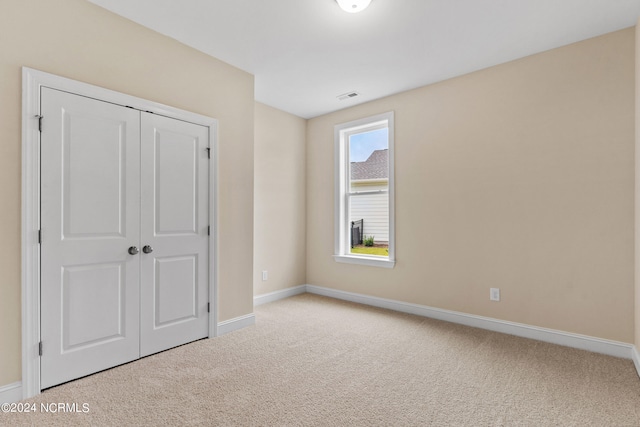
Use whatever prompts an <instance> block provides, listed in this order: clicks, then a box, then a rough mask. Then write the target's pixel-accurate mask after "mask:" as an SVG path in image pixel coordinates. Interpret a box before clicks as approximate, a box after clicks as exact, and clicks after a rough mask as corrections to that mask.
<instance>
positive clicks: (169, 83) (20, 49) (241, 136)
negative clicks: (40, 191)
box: [0, 0, 254, 386]
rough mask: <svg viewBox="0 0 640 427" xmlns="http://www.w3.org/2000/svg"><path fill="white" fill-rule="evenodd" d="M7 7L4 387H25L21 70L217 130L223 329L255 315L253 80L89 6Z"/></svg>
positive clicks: (1, 68)
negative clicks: (206, 119)
mask: <svg viewBox="0 0 640 427" xmlns="http://www.w3.org/2000/svg"><path fill="white" fill-rule="evenodd" d="M4 3H5V4H3V7H2V13H0V100H2V101H1V102H0V129H2V136H1V139H0V198H1V199H2V204H1V205H0V234H1V235H2V241H1V242H0V386H2V385H5V384H9V383H12V382H15V381H19V380H20V379H21V367H20V358H21V344H20V340H21V324H20V304H21V296H20V291H21V286H20V263H21V260H20V217H21V208H20V200H21V169H20V165H21V133H20V126H21V85H22V82H21V67H22V66H28V67H32V68H36V69H39V70H42V71H46V72H49V73H53V74H58V75H61V76H64V77H69V78H72V79H76V80H80V81H83V82H87V83H90V84H94V85H98V86H103V87H106V88H109V89H113V90H116V91H120V92H124V93H126V94H130V95H134V96H138V97H141V98H146V99H149V100H152V101H156V102H160V103H163V104H167V105H171V106H174V107H178V108H182V109H185V110H189V111H193V112H196V113H200V114H203V115H207V116H211V117H215V118H217V119H218V120H219V126H220V129H219V162H218V164H219V170H218V176H219V224H220V229H219V234H218V236H219V246H220V248H221V249H222V250H220V255H219V272H218V278H219V310H220V313H219V320H220V321H222V320H226V319H230V318H233V317H237V316H241V315H244V314H247V313H251V312H252V311H253V302H252V297H253V286H252V285H253V279H252V273H251V271H252V269H253V260H252V253H253V209H252V207H253V110H254V101H253V76H251V75H250V74H248V73H245V72H243V71H240V70H238V69H236V68H233V67H231V66H229V65H227V64H224V63H222V62H220V61H218V60H216V59H213V58H211V57H208V56H206V55H204V54H202V53H199V52H198V51H196V50H194V49H191V48H188V47H186V46H184V45H181V44H179V43H177V42H175V41H173V40H171V39H169V38H167V37H164V36H161V35H159V34H157V33H154V32H152V31H150V30H148V29H145V28H143V27H141V26H139V25H137V24H134V23H132V22H130V21H128V20H126V19H123V18H120V17H118V16H116V15H113V14H111V13H109V12H107V11H105V10H103V9H101V8H99V7H97V6H95V5H93V4H91V3H89V2H86V1H84V0H57V1H38V0H21V1H12V2H4ZM9 3H10V4H9Z"/></svg>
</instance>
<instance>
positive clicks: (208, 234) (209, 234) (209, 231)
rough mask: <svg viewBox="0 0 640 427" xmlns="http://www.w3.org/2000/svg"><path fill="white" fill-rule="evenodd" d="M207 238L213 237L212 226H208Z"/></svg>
mask: <svg viewBox="0 0 640 427" xmlns="http://www.w3.org/2000/svg"><path fill="white" fill-rule="evenodd" d="M207 236H211V226H210V225H207Z"/></svg>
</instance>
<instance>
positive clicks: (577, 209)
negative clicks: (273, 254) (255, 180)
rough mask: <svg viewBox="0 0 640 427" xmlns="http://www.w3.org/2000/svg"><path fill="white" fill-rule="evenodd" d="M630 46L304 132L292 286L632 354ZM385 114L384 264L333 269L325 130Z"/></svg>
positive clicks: (365, 110) (598, 42) (568, 54)
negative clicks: (300, 222)
mask: <svg viewBox="0 0 640 427" xmlns="http://www.w3.org/2000/svg"><path fill="white" fill-rule="evenodd" d="M634 40H635V36H634V29H633V28H630V29H626V30H623V31H619V32H615V33H611V34H608V35H604V36H601V37H598V38H594V39H591V40H587V41H584V42H580V43H576V44H573V45H570V46H566V47H563V48H560V49H556V50H552V51H548V52H545V53H541V54H538V55H535V56H531V57H527V58H523V59H521V60H517V61H514V62H510V63H507V64H503V65H499V66H496V67H492V68H489V69H486V70H482V71H479V72H475V73H472V74H468V75H465V76H462V77H459V78H455V79H452V80H448V81H444V82H442V83H438V84H434V85H430V86H426V87H423V88H420V89H416V90H412V91H409V92H405V93H401V94H397V95H394V96H391V97H388V98H385V99H381V100H377V101H373V102H371V103H367V104H364V105H360V106H356V107H353V108H349V109H346V110H343V111H339V112H336V113H332V114H328V115H325V116H321V117H317V118H314V119H312V120H310V121H309V122H308V124H307V197H308V203H307V283H309V284H312V285H319V286H326V287H330V288H335V289H339V290H344V291H350V292H357V293H362V294H367V295H372V296H377V297H383V298H391V299H396V300H400V301H407V302H411V303H417V304H423V305H427V306H433V307H439V308H444V309H451V310H456V311H461V312H465V313H471V314H476V315H482V316H488V317H493V318H497V319H504V320H509V321H514V322H521V323H526V324H530V325H537V326H541V327H547V328H553V329H559V330H564V331H569V332H574V333H580V334H586V335H591V336H595V337H601V338H605V339H612V340H618V341H623V342H629V343H632V342H634V320H633V319H634V277H633V275H634V237H633V236H634V55H635V52H634V43H635V41H634ZM390 110H393V111H395V126H396V127H395V150H396V151H395V159H396V163H395V178H396V230H397V234H396V242H397V246H396V255H397V263H396V267H395V268H394V269H383V268H374V267H367V266H358V265H350V264H339V263H336V262H335V261H334V260H333V258H332V255H333V247H334V242H333V238H334V213H333V205H334V195H333V189H334V187H333V176H334V159H333V153H334V151H333V147H334V144H333V127H334V125H335V124H337V123H343V122H347V121H350V120H355V119H358V118H362V117H367V116H370V115H374V114H378V113H383V112H386V111H390ZM490 287H498V288H500V289H501V296H502V301H501V302H497V303H496V302H491V301H489V288H490Z"/></svg>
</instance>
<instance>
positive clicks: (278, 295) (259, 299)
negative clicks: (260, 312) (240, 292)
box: [253, 285, 307, 307]
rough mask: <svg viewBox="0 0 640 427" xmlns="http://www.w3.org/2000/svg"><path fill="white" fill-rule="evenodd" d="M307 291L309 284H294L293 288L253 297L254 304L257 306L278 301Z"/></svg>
mask: <svg viewBox="0 0 640 427" xmlns="http://www.w3.org/2000/svg"><path fill="white" fill-rule="evenodd" d="M305 292H307V285H300V286H294V287H293V288H287V289H282V290H279V291H274V292H269V293H268V294H262V295H256V296H254V297H253V306H254V307H256V306H258V305H262V304H266V303H268V302H273V301H278V300H281V299H285V298H289V297H292V296H294V295H298V294H304V293H305Z"/></svg>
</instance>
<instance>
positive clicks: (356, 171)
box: [351, 148, 389, 181]
mask: <svg viewBox="0 0 640 427" xmlns="http://www.w3.org/2000/svg"><path fill="white" fill-rule="evenodd" d="M388 177H389V150H388V149H386V148H385V149H384V150H375V151H374V152H373V153H371V155H370V156H369V158H368V159H367V160H365V161H364V162H351V180H352V181H358V180H363V179H387V178H388Z"/></svg>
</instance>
